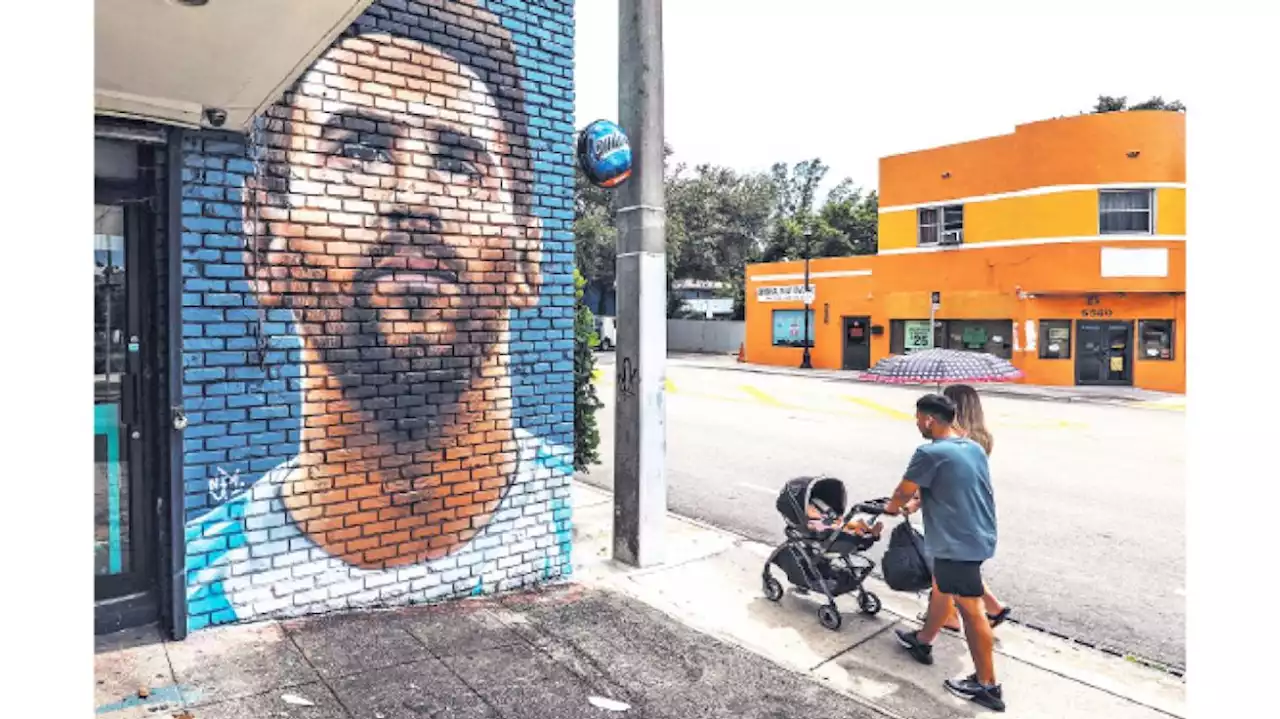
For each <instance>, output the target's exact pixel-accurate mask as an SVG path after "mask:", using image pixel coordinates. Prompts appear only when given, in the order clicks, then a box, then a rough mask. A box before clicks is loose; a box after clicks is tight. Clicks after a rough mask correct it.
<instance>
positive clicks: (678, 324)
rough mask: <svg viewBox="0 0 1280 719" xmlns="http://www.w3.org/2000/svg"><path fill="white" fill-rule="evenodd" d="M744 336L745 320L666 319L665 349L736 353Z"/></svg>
mask: <svg viewBox="0 0 1280 719" xmlns="http://www.w3.org/2000/svg"><path fill="white" fill-rule="evenodd" d="M746 336H747V324H746V323H745V322H730V321H719V320H667V350H668V351H671V352H701V353H707V354H728V353H736V352H737V351H738V347H739V346H740V345H741V344H742V343H743V342H744V341H745V340H746Z"/></svg>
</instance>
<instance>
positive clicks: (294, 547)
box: [289, 537, 316, 552]
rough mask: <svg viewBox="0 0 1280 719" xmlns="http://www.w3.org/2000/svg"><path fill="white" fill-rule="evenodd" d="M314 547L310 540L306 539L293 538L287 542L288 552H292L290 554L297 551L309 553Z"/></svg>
mask: <svg viewBox="0 0 1280 719" xmlns="http://www.w3.org/2000/svg"><path fill="white" fill-rule="evenodd" d="M315 546H316V545H314V544H312V543H311V540H310V539H307V538H306V537H294V538H293V539H290V540H289V551H292V552H296V551H299V550H304V551H310V550H312V549H314V548H315Z"/></svg>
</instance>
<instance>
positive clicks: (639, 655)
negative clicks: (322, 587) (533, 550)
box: [95, 585, 884, 719]
mask: <svg viewBox="0 0 1280 719" xmlns="http://www.w3.org/2000/svg"><path fill="white" fill-rule="evenodd" d="M95 675H96V679H97V687H96V704H97V709H96V714H97V716H98V717H100V718H102V719H136V718H138V717H179V718H180V719H275V718H277V717H280V718H284V717H291V718H294V719H410V718H412V719H428V718H434V719H472V718H475V719H479V718H481V717H493V718H495V719H499V718H507V719H517V718H518V719H579V718H600V717H609V716H621V717H653V718H655V719H700V718H702V717H709V718H714V719H734V718H736V717H759V719H766V718H773V719H777V718H780V717H788V718H790V717H794V718H795V719H811V718H812V717H824V718H825V717H840V718H841V719H876V718H878V717H882V716H884V715H883V714H880V713H878V712H876V711H875V710H873V709H870V708H867V707H864V706H862V705H860V704H858V703H857V702H850V701H848V700H846V699H845V697H842V696H841V695H840V694H839V693H837V692H835V691H833V690H832V689H830V688H827V687H823V686H822V685H821V684H819V683H816V682H813V681H811V680H809V679H806V678H804V677H801V676H798V675H797V674H795V673H794V672H789V671H787V670H786V669H784V668H781V667H779V666H777V665H776V664H773V663H771V662H769V661H767V660H766V659H764V658H761V657H759V656H757V655H754V654H752V653H751V652H748V651H746V650H744V649H741V648H738V647H734V646H732V645H729V644H726V643H724V642H721V641H717V640H715V639H713V638H711V637H708V636H706V635H705V634H701V633H699V632H697V631H694V630H692V629H689V628H687V627H685V626H683V625H681V624H680V623H679V622H676V621H674V620H673V619H671V618H670V617H668V616H666V615H664V614H663V613H661V612H659V611H658V610H656V609H653V608H650V607H647V606H645V605H644V604H643V603H641V602H639V601H637V600H635V599H632V598H629V597H627V596H625V595H622V594H620V593H618V592H615V591H610V590H608V589H603V588H589V587H584V586H582V585H568V586H566V585H561V586H558V587H552V588H548V589H546V590H543V591H536V592H529V593H522V594H512V595H507V596H504V597H501V598H497V599H493V598H489V599H472V600H465V601H459V602H451V603H445V604H441V605H437V606H434V607H410V608H404V609H398V610H387V611H377V612H362V613H353V614H346V615H335V616H330V617H322V618H310V619H302V620H293V621H284V622H260V623H256V624H247V625H233V626H230V627H225V628H218V629H209V630H205V631H201V632H198V633H196V634H193V635H192V636H191V637H189V638H188V639H187V640H186V641H183V642H173V643H166V642H161V641H160V640H159V637H158V636H157V635H156V634H155V633H154V631H143V632H124V633H121V634H119V635H115V636H112V637H106V638H102V639H100V640H99V642H98V648H97V655H96V659H95ZM140 689H142V691H140ZM142 695H145V696H142ZM593 698H595V699H596V700H597V701H598V700H599V699H606V700H611V701H615V702H622V703H623V706H624V707H626V709H625V711H621V712H615V711H611V710H609V709H606V708H600V707H598V706H597V705H595V704H593V703H592V700H593Z"/></svg>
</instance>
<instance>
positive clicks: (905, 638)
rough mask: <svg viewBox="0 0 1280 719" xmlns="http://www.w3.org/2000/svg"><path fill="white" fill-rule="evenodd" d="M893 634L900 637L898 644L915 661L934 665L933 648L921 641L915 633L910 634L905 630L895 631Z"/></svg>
mask: <svg viewBox="0 0 1280 719" xmlns="http://www.w3.org/2000/svg"><path fill="white" fill-rule="evenodd" d="M893 633H894V634H896V635H898V643H899V644H901V645H902V648H903V649H906V650H907V653H908V654H910V655H911V657H912V658H913V659H915V660H916V661H918V662H920V663H921V664H933V646H932V645H930V644H925V643H924V642H922V641H920V638H919V637H917V636H916V633H915V632H908V631H906V630H905V629H895V630H893Z"/></svg>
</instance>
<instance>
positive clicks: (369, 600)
mask: <svg viewBox="0 0 1280 719" xmlns="http://www.w3.org/2000/svg"><path fill="white" fill-rule="evenodd" d="M347 602H348V603H350V605H351V606H353V607H371V606H374V605H376V604H377V603H378V590H376V589H373V590H370V591H367V592H360V593H359V594H352V595H351V596H350V597H347Z"/></svg>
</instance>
